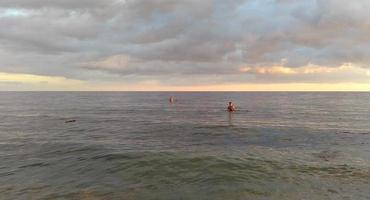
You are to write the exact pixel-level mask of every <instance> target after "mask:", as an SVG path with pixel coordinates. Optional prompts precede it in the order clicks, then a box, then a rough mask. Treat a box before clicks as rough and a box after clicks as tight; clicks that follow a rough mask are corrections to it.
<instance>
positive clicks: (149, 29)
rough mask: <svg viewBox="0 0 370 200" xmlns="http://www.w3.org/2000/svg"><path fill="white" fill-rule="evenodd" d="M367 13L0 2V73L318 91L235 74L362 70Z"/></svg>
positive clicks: (321, 3)
mask: <svg viewBox="0 0 370 200" xmlns="http://www.w3.org/2000/svg"><path fill="white" fill-rule="evenodd" d="M369 9H370V2H367V1H363V0H353V1H345V0H302V1H295V0H232V1H221V0H202V1H198V0H186V1H172V0H151V1H146V0H105V1H103V0H79V1H76V0H64V1H59V0H3V1H0V27H3V28H1V29H0V57H1V59H0V71H4V72H19V73H34V74H44V75H58V76H66V77H72V78H79V79H92V78H93V79H97V78H99V77H96V76H92V75H91V70H100V71H105V72H108V73H111V74H120V75H132V76H138V77H139V76H145V77H147V76H151V77H152V78H153V79H158V80H160V81H161V80H164V79H166V80H168V77H169V76H175V77H177V78H178V80H179V79H186V78H189V77H191V76H193V75H194V74H200V76H203V77H207V76H209V77H213V76H221V79H222V77H223V80H225V81H230V80H232V79H235V80H237V81H240V82H250V81H252V82H254V81H256V80H257V79H258V80H262V81H268V80H274V81H277V82H279V81H284V80H291V79H292V81H293V80H296V81H300V80H307V81H308V82H309V81H310V80H312V81H315V82H317V77H314V76H312V77H310V76H305V77H306V78H302V77H301V76H298V75H292V76H291V77H289V78H287V77H284V76H282V77H281V76H278V75H275V76H273V75H269V76H265V77H268V78H264V77H263V76H262V75H259V76H254V78H253V77H251V75H248V76H247V75H246V74H240V71H239V68H240V66H249V67H261V66H263V67H268V66H274V65H284V66H285V67H289V68H297V67H302V66H306V65H309V64H312V65H317V66H324V67H333V68H335V67H340V66H341V65H343V64H345V63H353V64H354V65H358V66H360V67H368V66H370V65H369V64H370V57H369V56H368V55H369V53H370V45H369V42H370V14H369V12H368V10H369ZM166 76H168V77H166ZM235 76H238V77H235ZM252 76H253V74H252ZM270 76H271V77H270ZM302 76H303V75H302ZM105 78H106V77H105ZM138 79H139V78H138ZM201 79H202V80H203V79H205V80H207V78H201ZM322 79H323V80H322V81H325V80H326V79H330V77H326V76H325V77H322ZM354 79H355V78H354ZM214 80H217V81H219V80H220V78H219V77H218V78H215V79H214ZM258 80H257V81H258ZM335 80H338V81H340V77H339V78H336V79H335ZM210 82H211V80H210Z"/></svg>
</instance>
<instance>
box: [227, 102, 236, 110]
mask: <svg viewBox="0 0 370 200" xmlns="http://www.w3.org/2000/svg"><path fill="white" fill-rule="evenodd" d="M235 110H236V109H235V106H234V104H233V102H231V101H230V102H229V106H228V107H227V111H229V112H235Z"/></svg>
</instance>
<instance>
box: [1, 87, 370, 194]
mask: <svg viewBox="0 0 370 200" xmlns="http://www.w3.org/2000/svg"><path fill="white" fill-rule="evenodd" d="M170 95H175V96H176V97H177V99H178V101H177V102H176V103H175V104H169V103H168V101H167V99H168V97H169V96H170ZM230 100H232V101H233V102H235V104H236V105H237V109H238V111H237V112H235V113H232V114H229V113H227V112H226V111H225V109H226V105H227V102H228V101H230ZM0 119H1V120H0V199H5V200H7V199H9V200H10V199H370V190H369V188H370V145H369V142H370V123H369V121H370V93H114V92H112V93H99V92H97V93H93V92H70V93H68V92H41V93H38V92H30V93H29V92H25V93H17V92H1V93H0ZM70 119H75V120H76V122H73V123H65V121H66V120H70Z"/></svg>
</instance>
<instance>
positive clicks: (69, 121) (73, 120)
mask: <svg viewBox="0 0 370 200" xmlns="http://www.w3.org/2000/svg"><path fill="white" fill-rule="evenodd" d="M72 122H76V120H75V119H71V120H67V121H65V122H64V123H72Z"/></svg>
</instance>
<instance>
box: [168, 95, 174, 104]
mask: <svg viewBox="0 0 370 200" xmlns="http://www.w3.org/2000/svg"><path fill="white" fill-rule="evenodd" d="M168 100H169V101H170V103H174V102H175V101H176V99H175V97H174V96H171V97H170V98H169V99H168Z"/></svg>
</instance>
